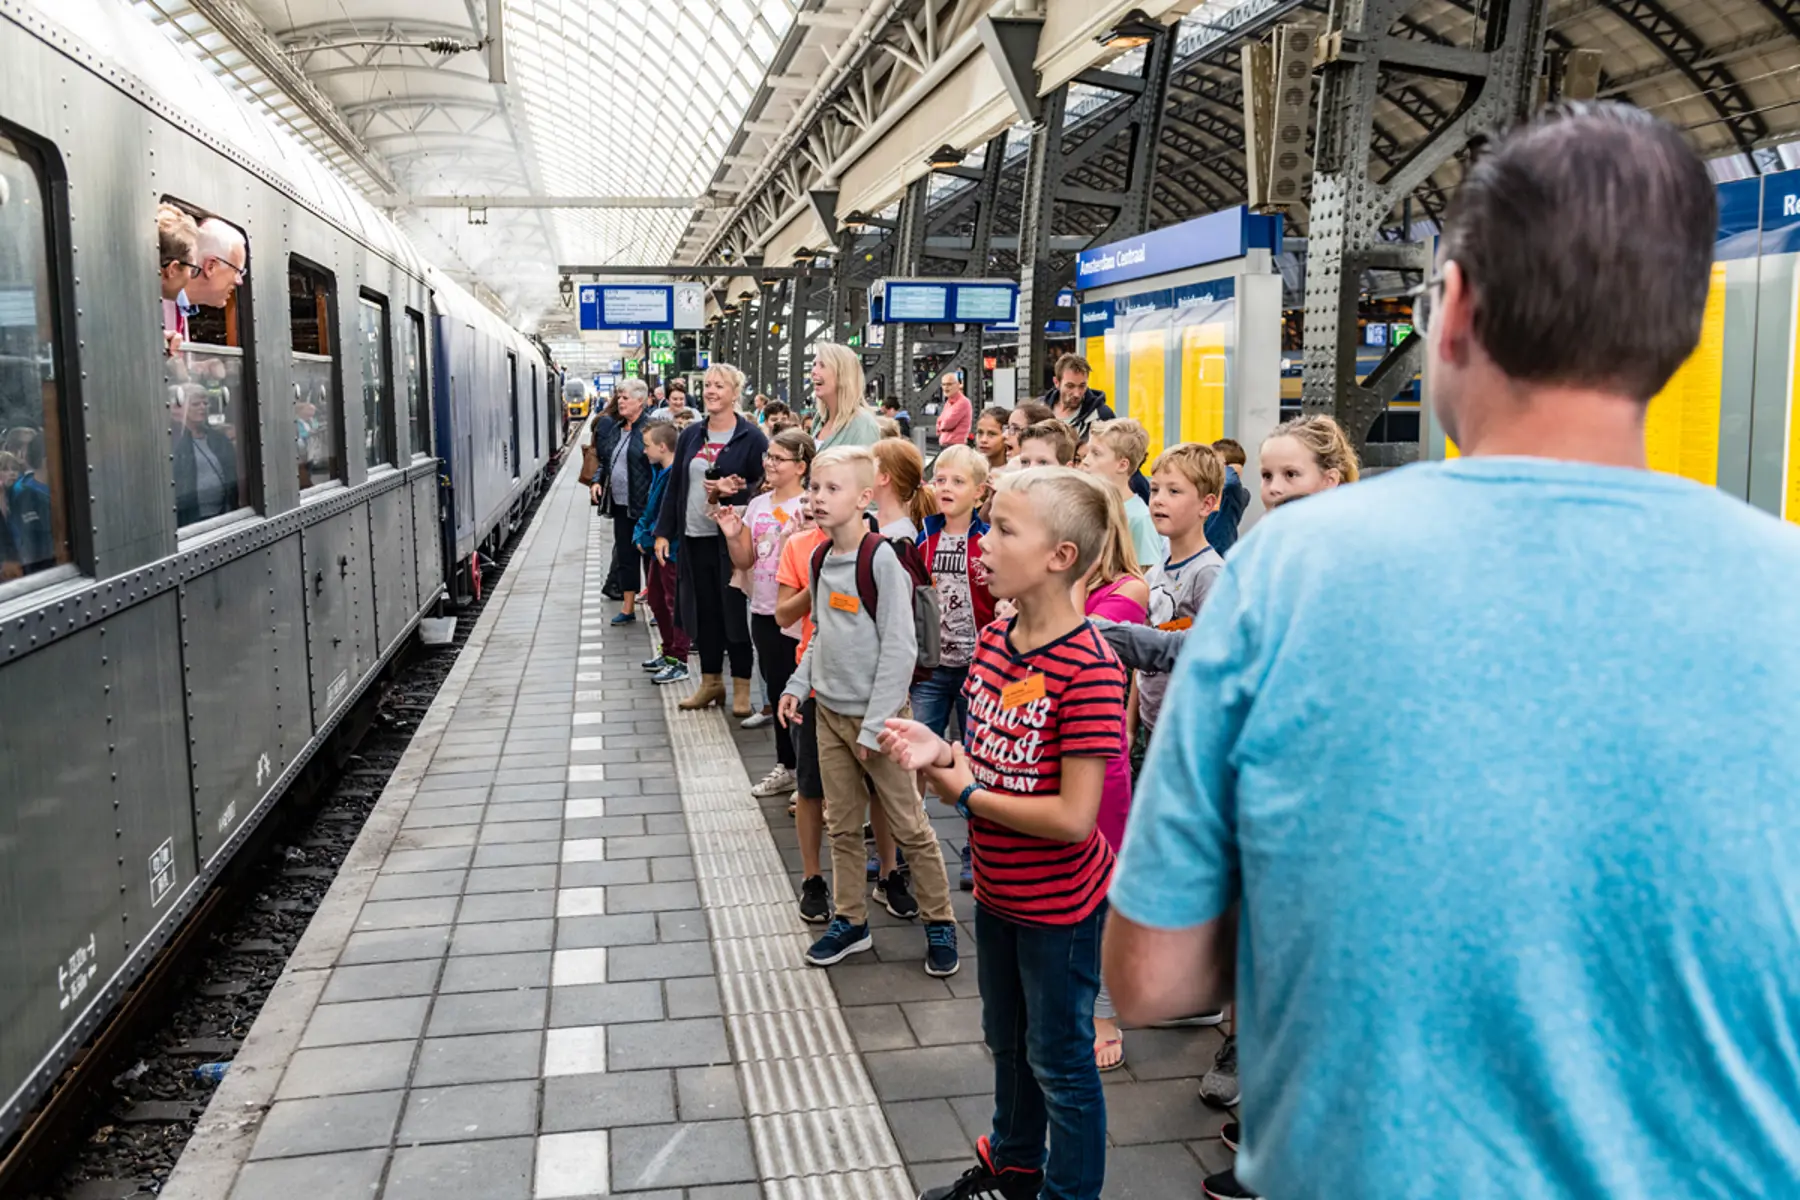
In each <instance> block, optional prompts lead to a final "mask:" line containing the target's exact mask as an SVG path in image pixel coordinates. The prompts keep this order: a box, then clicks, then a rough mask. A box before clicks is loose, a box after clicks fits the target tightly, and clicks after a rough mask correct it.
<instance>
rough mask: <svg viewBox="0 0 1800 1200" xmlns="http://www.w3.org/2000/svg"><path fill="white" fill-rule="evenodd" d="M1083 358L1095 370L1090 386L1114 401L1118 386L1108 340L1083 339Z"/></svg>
mask: <svg viewBox="0 0 1800 1200" xmlns="http://www.w3.org/2000/svg"><path fill="white" fill-rule="evenodd" d="M1081 356H1082V357H1083V358H1085V359H1087V360H1088V366H1090V367H1092V368H1094V373H1093V374H1092V375H1089V376H1088V386H1089V387H1093V388H1099V389H1100V390H1101V391H1103V392H1105V393H1106V397H1107V399H1108V400H1111V399H1114V395H1113V393H1114V391H1115V389H1116V388H1117V387H1118V384H1117V382H1116V381H1115V380H1114V379H1113V373H1112V357H1111V356H1110V355H1108V354H1107V353H1106V338H1105V337H1104V336H1102V337H1091V338H1086V339H1083V352H1082V355H1081ZM1032 399H1034V400H1035V399H1037V397H1035V396H1033V397H1032Z"/></svg>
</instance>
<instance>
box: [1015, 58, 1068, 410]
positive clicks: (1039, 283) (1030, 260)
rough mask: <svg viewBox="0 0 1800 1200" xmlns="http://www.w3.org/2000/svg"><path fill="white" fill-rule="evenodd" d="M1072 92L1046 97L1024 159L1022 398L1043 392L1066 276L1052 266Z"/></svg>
mask: <svg viewBox="0 0 1800 1200" xmlns="http://www.w3.org/2000/svg"><path fill="white" fill-rule="evenodd" d="M1068 100H1069V89H1068V86H1067V85H1066V84H1065V85H1064V86H1062V87H1059V88H1057V89H1056V90H1055V91H1053V92H1051V93H1050V94H1049V95H1047V96H1045V97H1043V101H1042V104H1043V114H1044V118H1043V120H1042V121H1041V122H1040V123H1038V124H1037V125H1035V126H1033V127H1032V130H1031V149H1030V151H1029V152H1028V153H1027V155H1026V157H1025V185H1024V194H1023V195H1022V196H1021V197H1020V201H1019V364H1018V367H1019V383H1018V388H1019V394H1020V395H1022V396H1035V395H1037V394H1038V393H1039V392H1040V391H1042V390H1043V386H1044V380H1045V379H1046V378H1047V374H1046V372H1048V370H1049V364H1048V363H1047V362H1045V361H1044V360H1045V357H1046V353H1047V352H1046V350H1045V348H1044V322H1045V321H1047V320H1049V319H1050V310H1051V309H1053V308H1054V307H1055V306H1056V293H1057V292H1058V291H1060V290H1061V289H1062V286H1063V279H1062V276H1061V275H1060V274H1059V273H1058V272H1056V271H1055V270H1054V269H1053V268H1052V267H1051V265H1050V236H1051V233H1052V232H1053V226H1054V225H1055V221H1056V185H1057V182H1058V181H1059V180H1060V179H1061V178H1062V175H1063V145H1062V143H1063V128H1064V122H1065V118H1066V116H1067V109H1068Z"/></svg>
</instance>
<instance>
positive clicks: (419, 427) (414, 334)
mask: <svg viewBox="0 0 1800 1200" xmlns="http://www.w3.org/2000/svg"><path fill="white" fill-rule="evenodd" d="M430 396H431V392H430V390H429V389H428V388H427V387H426V378H425V318H424V317H422V316H420V315H419V314H418V313H416V312H414V311H413V310H412V309H410V308H409V309H407V310H406V403H407V411H408V412H410V413H411V414H412V452H413V455H414V456H415V457H416V456H418V455H429V454H430V453H431V399H430Z"/></svg>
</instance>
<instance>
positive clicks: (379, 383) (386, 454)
mask: <svg viewBox="0 0 1800 1200" xmlns="http://www.w3.org/2000/svg"><path fill="white" fill-rule="evenodd" d="M356 331H357V334H358V335H359V336H360V337H361V339H362V393H363V464H364V465H365V466H368V467H371V468H373V467H378V466H380V465H382V464H383V463H391V462H393V461H394V438H393V435H392V432H391V428H390V426H389V424H388V421H389V419H390V418H391V417H392V415H393V411H394V393H393V389H392V387H391V386H390V385H389V380H388V341H389V334H388V309H387V301H386V300H385V299H383V298H382V297H380V296H377V295H376V294H375V293H373V292H364V293H363V294H362V296H361V297H360V298H359V299H358V302H357V310H356Z"/></svg>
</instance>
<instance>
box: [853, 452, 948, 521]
mask: <svg viewBox="0 0 1800 1200" xmlns="http://www.w3.org/2000/svg"><path fill="white" fill-rule="evenodd" d="M869 451H870V453H872V454H874V455H875V523H876V524H877V525H879V526H880V527H881V536H883V537H903V538H907V539H909V540H910V539H912V538H916V537H918V536H919V530H920V529H921V528H923V527H924V525H925V518H926V517H929V516H930V515H931V514H932V513H934V512H936V511H937V499H936V497H934V496H933V495H932V493H931V491H930V490H929V489H927V488H926V486H925V456H924V455H922V454H920V453H919V448H918V447H917V446H915V445H913V444H912V443H911V442H909V441H906V440H905V439H904V438H882V439H881V440H879V441H877V442H876V443H875V444H874V445H873V446H870V447H869Z"/></svg>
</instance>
